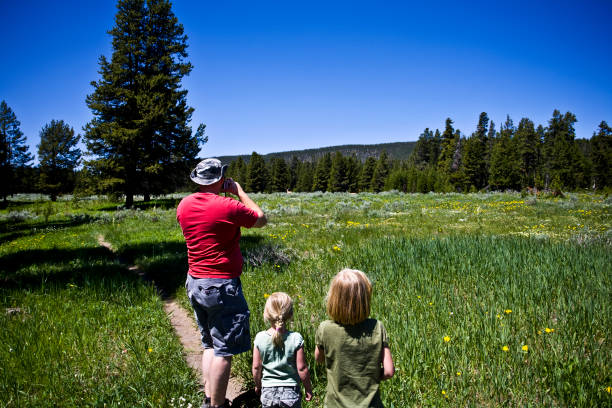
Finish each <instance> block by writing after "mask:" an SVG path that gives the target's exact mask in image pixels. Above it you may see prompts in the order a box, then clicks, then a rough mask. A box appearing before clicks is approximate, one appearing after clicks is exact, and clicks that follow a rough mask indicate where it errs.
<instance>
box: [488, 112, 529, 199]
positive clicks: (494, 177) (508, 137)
mask: <svg viewBox="0 0 612 408" xmlns="http://www.w3.org/2000/svg"><path fill="white" fill-rule="evenodd" d="M514 133H515V128H514V123H513V122H512V119H510V116H507V118H506V123H505V124H504V125H503V126H502V127H501V130H500V136H499V138H498V139H497V141H496V142H495V144H494V145H493V152H492V154H491V175H490V178H489V184H490V185H491V187H493V188H495V189H499V190H501V189H515V190H517V189H518V188H519V187H520V177H521V174H520V160H519V155H518V152H517V149H516V145H515V142H514Z"/></svg>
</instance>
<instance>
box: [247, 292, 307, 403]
mask: <svg viewBox="0 0 612 408" xmlns="http://www.w3.org/2000/svg"><path fill="white" fill-rule="evenodd" d="M292 317H293V301H292V300H291V297H289V295H288V294H286V293H284V292H275V293H273V294H271V295H270V297H268V300H267V301H266V306H265V309H264V319H265V321H266V322H268V324H270V328H269V329H268V330H265V331H262V332H259V333H257V336H255V342H254V343H255V347H253V378H254V380H255V392H256V393H257V394H259V395H260V398H261V404H262V406H263V408H285V407H287V408H299V407H301V395H300V394H301V393H300V380H301V382H302V383H303V384H304V390H305V392H306V401H310V400H311V399H312V386H311V384H310V374H309V373H308V365H307V364H306V358H305V356H304V339H303V338H302V336H301V335H300V333H297V332H291V331H289V330H287V328H286V323H287V321H288V320H289V319H291V318H292Z"/></svg>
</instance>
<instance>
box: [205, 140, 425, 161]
mask: <svg viewBox="0 0 612 408" xmlns="http://www.w3.org/2000/svg"><path fill="white" fill-rule="evenodd" d="M415 145H416V142H395V143H379V144H371V145H359V144H351V145H339V146H328V147H320V148H318V149H305V150H289V151H287V152H276V153H268V154H264V155H262V156H263V158H264V160H265V161H269V160H271V159H273V158H275V157H280V158H282V159H284V160H285V161H286V162H289V161H290V160H291V159H292V157H293V156H296V157H297V158H298V160H299V161H301V162H313V161H316V160H319V159H320V158H321V157H322V156H323V155H325V154H326V153H328V152H329V153H332V154H333V153H335V152H340V153H342V155H343V156H352V155H355V156H356V157H357V158H358V159H359V160H361V161H362V162H363V161H365V160H366V159H367V158H368V157H378V156H379V155H380V154H381V153H382V152H383V151H385V152H387V155H388V156H389V158H390V159H392V160H405V159H407V158H408V157H409V156H410V153H412V150H414V146H415ZM238 157H242V160H244V161H245V162H247V163H248V161H249V159H250V158H251V155H250V154H240V155H235V156H217V158H218V159H219V160H221V162H222V163H231V162H233V161H234V160H236V159H238Z"/></svg>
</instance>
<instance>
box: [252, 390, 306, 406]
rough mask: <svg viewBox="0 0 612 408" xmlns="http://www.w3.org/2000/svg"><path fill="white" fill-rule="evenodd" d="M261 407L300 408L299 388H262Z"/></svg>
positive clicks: (300, 396)
mask: <svg viewBox="0 0 612 408" xmlns="http://www.w3.org/2000/svg"><path fill="white" fill-rule="evenodd" d="M261 406H262V408H300V407H301V406H302V395H301V392H300V386H299V385H294V386H289V387H281V386H277V387H263V388H262V389H261Z"/></svg>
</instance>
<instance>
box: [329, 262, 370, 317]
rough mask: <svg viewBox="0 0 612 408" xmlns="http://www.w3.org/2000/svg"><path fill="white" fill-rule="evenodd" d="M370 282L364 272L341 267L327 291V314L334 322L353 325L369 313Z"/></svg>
mask: <svg viewBox="0 0 612 408" xmlns="http://www.w3.org/2000/svg"><path fill="white" fill-rule="evenodd" d="M371 299H372V283H371V282H370V280H369V279H368V277H367V276H366V274H365V273H363V272H361V271H358V270H356V269H343V270H341V271H340V272H338V274H337V275H336V276H335V277H334V279H332V281H331V284H330V285H329V291H328V292H327V314H328V315H329V317H331V318H332V319H333V320H334V321H335V322H336V323H340V324H344V325H353V324H357V323H360V322H362V321H364V320H365V319H367V318H368V316H369V315H370V300H371Z"/></svg>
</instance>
